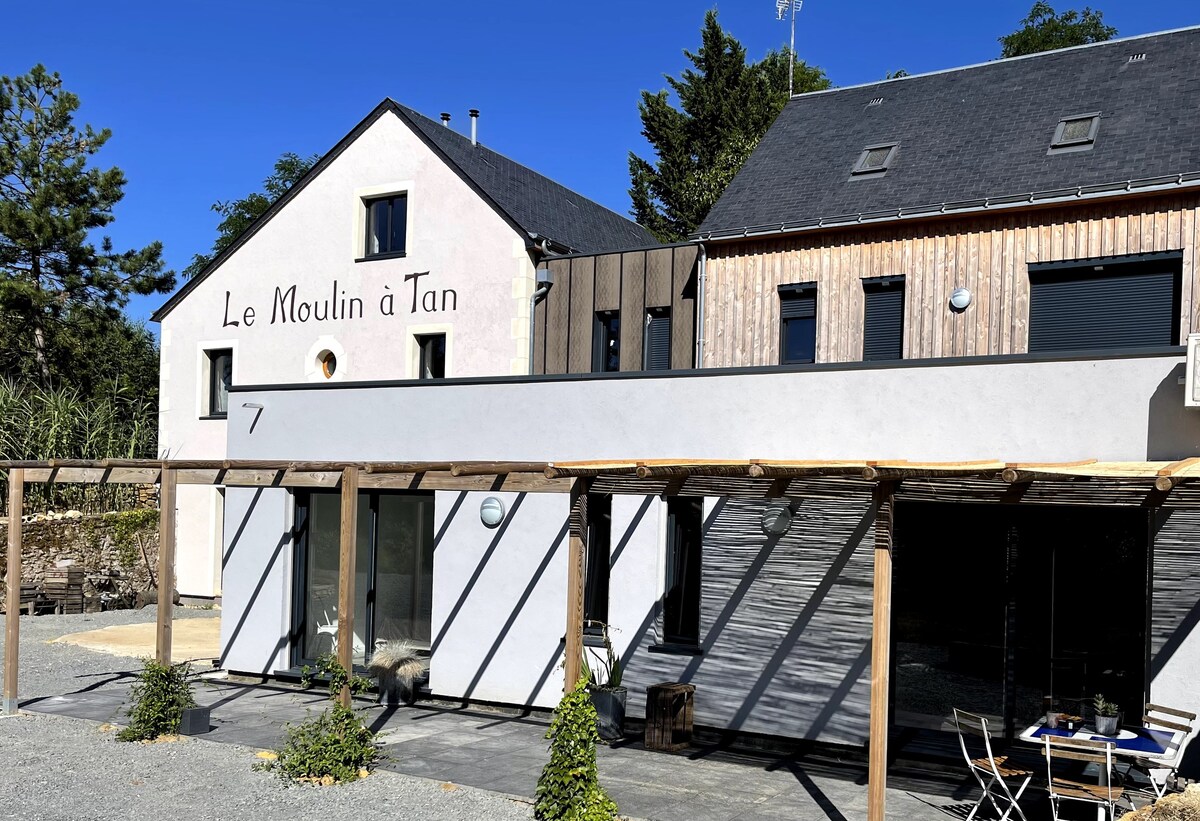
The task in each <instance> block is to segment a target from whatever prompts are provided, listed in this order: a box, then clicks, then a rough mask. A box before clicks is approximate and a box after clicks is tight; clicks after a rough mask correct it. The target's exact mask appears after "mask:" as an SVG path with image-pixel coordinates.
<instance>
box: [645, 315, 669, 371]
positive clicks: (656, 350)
mask: <svg viewBox="0 0 1200 821" xmlns="http://www.w3.org/2000/svg"><path fill="white" fill-rule="evenodd" d="M670 367H671V309H670V308H651V309H650V310H649V311H647V313H646V342H645V368H646V370H648V371H665V370H669V369H670Z"/></svg>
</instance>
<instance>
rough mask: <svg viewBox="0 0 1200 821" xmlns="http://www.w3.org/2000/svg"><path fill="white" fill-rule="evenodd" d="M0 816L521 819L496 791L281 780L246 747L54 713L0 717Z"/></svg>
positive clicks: (520, 809) (238, 820) (516, 807)
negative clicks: (144, 734)
mask: <svg viewBox="0 0 1200 821" xmlns="http://www.w3.org/2000/svg"><path fill="white" fill-rule="evenodd" d="M0 761H3V762H4V771H5V772H4V778H3V780H0V818H2V819H10V818H11V819H21V821H26V819H38V821H92V820H93V819H95V821H116V819H126V818H127V819H137V820H138V821H147V819H156V818H178V817H183V818H198V819H213V820H214V821H219V820H220V819H230V821H246V819H254V821H274V819H279V821H295V819H297V818H320V819H322V821H341V819H345V821H362V820H363V819H364V818H403V819H422V820H424V819H443V820H444V821H475V819H488V821H509V819H513V821H517V819H520V821H528V819H529V818H531V816H532V812H531V808H530V806H529V805H528V804H526V803H524V802H518V801H515V800H513V799H510V798H507V797H505V796H502V795H500V794H498V793H491V792H486V791H484V790H476V789H471V788H470V787H459V786H453V785H442V784H439V783H438V782H436V781H428V780H426V779H422V778H412V777H410V776H402V775H397V774H395V773H391V772H386V771H379V772H375V773H372V774H371V775H370V776H369V777H367V778H365V779H363V780H362V781H357V782H355V783H353V784H346V785H343V786H339V787H314V786H310V785H287V784H285V783H284V782H283V781H282V780H281V779H280V778H278V777H277V776H275V775H273V774H271V773H266V772H260V771H256V770H254V769H253V765H254V762H255V761H257V759H256V758H255V756H254V751H253V750H249V749H247V748H245V747H237V746H234V745H231V744H217V743H215V742H209V741H202V740H200V739H197V738H185V739H181V740H180V741H177V742H170V743H163V744H119V743H117V742H116V741H115V740H114V739H113V734H112V732H111V730H107V729H105V727H104V725H97V724H93V723H92V722H88V721H81V720H78V719H70V718H60V717H58V716H50V715H37V714H22V715H19V716H15V717H11V718H0Z"/></svg>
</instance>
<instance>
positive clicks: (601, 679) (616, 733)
mask: <svg viewBox="0 0 1200 821" xmlns="http://www.w3.org/2000/svg"><path fill="white" fill-rule="evenodd" d="M587 624H588V625H590V626H593V627H599V628H600V638H601V640H602V642H603V651H604V652H603V655H601V653H600V652H598V649H599V648H595V647H587V646H585V647H584V648H583V675H584V679H585V680H586V681H587V688H588V694H589V695H590V696H591V699H592V704H593V705H594V706H595V708H596V729H597V730H598V731H599V732H600V737H601V738H602V739H604V740H605V741H613V740H616V739H619V738H623V737H624V736H625V701H626V698H627V696H628V694H629V691H628V690H627V689H626V688H624V687H622V686H621V675H622V673H623V670H622V669H621V659H620V658H618V657H617V654H616V651H615V650H613V645H612V641H611V639H610V638H609V635H608V629H609V628H608V625H607V624H604V623H603V622H598V621H589V622H587Z"/></svg>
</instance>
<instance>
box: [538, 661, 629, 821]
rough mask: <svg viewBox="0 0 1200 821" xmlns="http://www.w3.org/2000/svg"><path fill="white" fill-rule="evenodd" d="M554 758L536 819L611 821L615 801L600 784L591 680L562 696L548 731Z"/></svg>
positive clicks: (542, 786) (541, 780)
mask: <svg viewBox="0 0 1200 821" xmlns="http://www.w3.org/2000/svg"><path fill="white" fill-rule="evenodd" d="M546 738H548V739H550V761H549V763H548V764H546V766H545V767H543V768H542V775H541V778H539V779H538V785H537V803H536V804H535V805H534V808H533V817H534V818H536V819H538V821H612V819H614V818H616V817H617V804H616V802H615V801H613V800H612V799H611V798H609V797H608V794H607V793H605V792H604V789H603V788H602V787H601V786H600V777H599V775H598V773H597V772H596V742H597V741H599V740H600V736H599V734H598V733H597V732H596V708H595V707H593V706H592V701H591V698H589V696H588V692H587V678H586V677H585V678H581V679H580V680H579V683H578V684H576V685H575V689H573V690H572V691H571V692H569V693H567V694H566V695H564V696H563V698H562V701H560V702H559V704H558V707H557V709H555V711H554V720H553V721H552V722H551V723H550V729H549V730H548V731H547V732H546Z"/></svg>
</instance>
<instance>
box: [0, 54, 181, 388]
mask: <svg viewBox="0 0 1200 821" xmlns="http://www.w3.org/2000/svg"><path fill="white" fill-rule="evenodd" d="M78 108H79V98H78V97H76V96H75V95H74V94H72V93H71V92H69V91H66V90H64V89H63V85H62V79H61V78H60V77H59V75H58V74H57V73H50V72H48V71H47V70H46V68H45V67H44V66H42V65H37V66H34V68H33V69H32V70H31V71H30V72H29V74H26V75H23V76H18V77H0V315H2V316H3V319H4V321H6V322H11V323H14V324H16V325H17V326H18V327H22V328H24V329H25V333H26V334H27V335H28V337H29V339H30V343H31V344H30V347H31V349H32V352H33V356H34V359H35V362H36V371H37V373H38V376H39V378H40V380H41V381H42V383H43V384H49V383H50V382H51V381H52V374H53V370H54V369H53V367H52V362H51V360H50V356H49V354H48V351H49V348H50V344H49V341H48V338H47V337H48V333H49V330H48V329H49V328H50V327H51V326H52V325H53V324H55V323H61V322H63V321H67V320H68V319H69V317H70V316H71V314H72V312H73V311H77V310H79V309H86V310H87V311H89V312H90V315H92V316H94V315H95V313H96V312H99V313H100V314H102V315H104V316H108V317H110V318H112V319H113V320H114V321H121V320H122V319H123V318H122V317H121V314H120V309H121V308H122V307H124V305H125V304H126V303H127V302H128V300H129V297H130V295H131V294H153V293H163V292H166V291H170V290H171V289H172V288H173V287H174V286H175V274H174V272H173V271H164V270H163V268H164V264H163V259H162V243H159V242H152V243H150V244H149V245H147V246H146V247H145V248H142V249H140V250H129V251H116V250H114V248H113V243H112V240H111V239H110V238H108V237H102V238H101V240H100V242H99V247H97V246H96V244H95V243H94V242H93V240H92V237H91V234H92V232H94V231H96V230H98V229H101V228H103V227H105V226H107V225H108V224H109V223H111V222H112V221H113V206H114V205H116V203H118V202H120V200H121V198H122V197H123V196H124V188H125V175H124V173H122V171H121V169H119V168H115V167H114V168H109V169H100V168H95V167H91V166H90V165H89V159H90V158H91V157H92V156H94V155H95V154H96V153H97V152H98V151H99V150H100V149H101V148H102V147H103V146H104V144H105V143H106V142H107V141H108V139H109V137H110V136H111V133H112V132H110V131H109V130H108V129H103V130H101V131H96V130H94V129H93V128H92V127H91V126H90V125H86V126H84V127H83V130H79V129H78V128H77V127H76V126H75V123H74V114H75V112H76V111H77V110H78Z"/></svg>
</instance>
